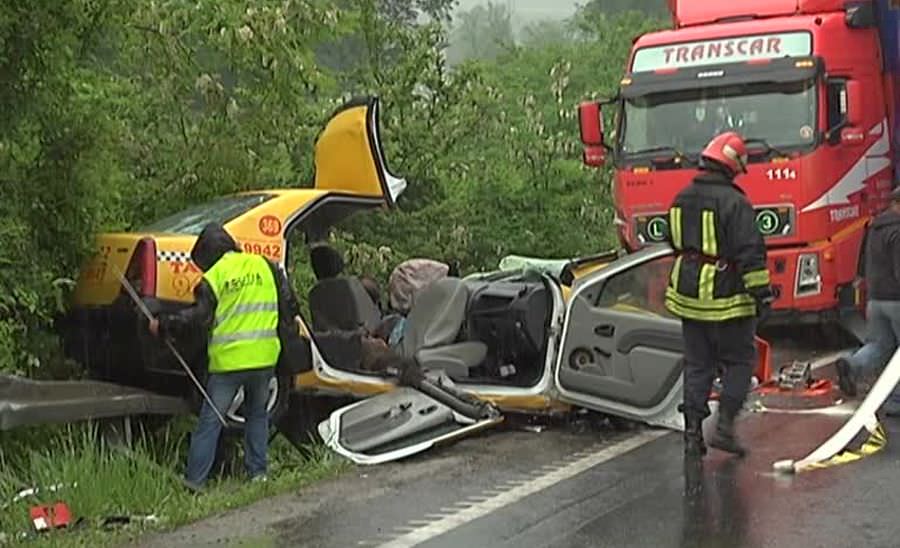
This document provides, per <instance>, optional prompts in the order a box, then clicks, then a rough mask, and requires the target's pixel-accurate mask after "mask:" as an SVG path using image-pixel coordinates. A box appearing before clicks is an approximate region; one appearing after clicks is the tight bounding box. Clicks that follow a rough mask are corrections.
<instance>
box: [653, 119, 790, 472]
mask: <svg viewBox="0 0 900 548" xmlns="http://www.w3.org/2000/svg"><path fill="white" fill-rule="evenodd" d="M700 168H701V173H700V174H699V175H697V177H695V178H694V180H693V181H692V183H691V184H690V185H689V186H688V187H687V188H685V189H684V190H682V191H681V192H680V193H679V194H678V196H677V197H676V198H675V201H674V202H673V204H672V206H671V208H670V210H669V224H670V227H671V230H670V232H669V239H670V243H671V244H672V247H673V248H674V249H675V251H676V258H675V262H674V264H673V267H672V271H671V275H670V280H669V285H668V287H667V288H666V308H667V309H668V310H669V311H670V312H671V313H672V314H674V315H676V316H678V317H680V318H681V319H682V333H683V337H684V360H685V366H684V400H683V402H682V405H681V412H682V413H683V414H684V419H685V433H684V440H685V454H686V455H688V456H702V455H705V454H706V445H705V444H704V441H703V432H702V429H701V426H702V423H703V419H705V418H706V417H708V416H709V414H710V411H709V406H708V404H707V401H708V399H709V393H710V390H711V388H712V383H713V380H714V378H715V375H716V371H717V368H718V367H719V366H721V367H722V369H723V371H724V373H723V375H722V377H723V384H724V387H723V391H722V394H721V397H720V402H719V418H718V423H717V425H716V432H715V436H714V437H713V439H712V441H711V442H710V445H711V446H712V447H715V448H717V449H720V450H723V451H727V452H729V453H733V454H736V455H739V456H743V455H744V454H745V453H746V451H745V449H744V448H743V447H742V446H741V444H740V443H739V442H738V440H737V438H736V437H735V432H734V421H735V418H736V417H737V415H738V413H739V411H740V410H741V408H742V407H743V404H744V400H745V399H746V396H747V390H748V388H749V385H750V378H751V376H752V374H753V366H754V364H755V362H756V345H755V341H754V335H755V332H756V325H757V321H758V318H759V317H760V316H764V315H765V314H766V313H767V311H768V309H769V307H770V306H771V303H772V300H773V293H772V289H771V287H770V283H769V272H768V270H767V268H766V247H765V243H764V242H763V238H762V235H761V234H760V232H759V230H758V229H757V227H756V221H755V214H754V212H753V207H752V206H751V205H750V202H749V201H748V200H747V197H746V196H745V195H744V192H743V191H742V190H741V189H740V188H739V187H738V186H737V185H736V184H735V182H734V179H735V177H736V176H737V175H739V174H741V173H746V172H747V147H746V145H745V143H744V140H743V139H742V138H741V136H740V135H738V134H737V133H734V132H727V133H723V134H721V135H718V136H717V137H715V138H714V139H713V140H712V141H710V142H709V144H708V145H707V146H706V148H705V149H704V150H703V152H702V153H701V154H700Z"/></svg>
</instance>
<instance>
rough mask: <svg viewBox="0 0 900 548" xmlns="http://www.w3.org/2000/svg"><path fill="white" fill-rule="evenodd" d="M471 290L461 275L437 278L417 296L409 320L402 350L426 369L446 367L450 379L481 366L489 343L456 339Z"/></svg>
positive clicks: (463, 376) (404, 354) (465, 375)
mask: <svg viewBox="0 0 900 548" xmlns="http://www.w3.org/2000/svg"><path fill="white" fill-rule="evenodd" d="M468 301H469V291H468V289H467V288H466V286H465V285H463V282H462V280H460V279H458V278H443V279H441V280H438V281H436V282H434V283H432V284H431V285H429V286H428V287H426V288H425V289H423V290H422V292H421V293H419V294H418V295H417V296H416V300H415V303H414V304H413V307H412V310H410V313H409V316H407V319H406V332H405V334H404V335H403V340H402V341H401V342H400V353H401V354H402V355H403V356H405V357H409V358H415V359H416V360H417V361H418V362H419V364H420V365H421V366H422V369H424V370H426V371H427V370H443V371H444V372H446V373H447V375H448V376H449V377H450V378H457V379H459V378H466V377H468V376H469V370H470V369H471V368H473V367H477V366H478V365H481V363H482V362H483V361H484V359H485V357H486V356H487V350H488V348H487V345H486V344H484V343H483V342H481V341H466V342H457V338H458V337H459V333H460V331H461V329H462V325H463V322H464V321H465V317H466V308H467V305H468Z"/></svg>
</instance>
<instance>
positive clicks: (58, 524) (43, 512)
mask: <svg viewBox="0 0 900 548" xmlns="http://www.w3.org/2000/svg"><path fill="white" fill-rule="evenodd" d="M28 514H29V516H31V524H32V525H33V526H34V530H35V531H37V532H38V533H42V532H44V531H49V530H50V529H61V528H63V527H68V526H69V525H71V524H72V511H71V510H69V506H68V505H67V504H66V503H64V502H57V503H55V504H53V505H39V506H32V507H31V508H30V509H29V511H28Z"/></svg>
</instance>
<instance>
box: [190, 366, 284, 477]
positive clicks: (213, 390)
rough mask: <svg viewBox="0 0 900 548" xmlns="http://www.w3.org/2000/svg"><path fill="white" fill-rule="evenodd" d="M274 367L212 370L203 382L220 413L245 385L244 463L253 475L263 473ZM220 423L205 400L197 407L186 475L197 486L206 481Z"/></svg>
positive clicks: (248, 471)
mask: <svg viewBox="0 0 900 548" xmlns="http://www.w3.org/2000/svg"><path fill="white" fill-rule="evenodd" d="M274 372H275V370H274V369H273V368H266V369H256V370H252V371H238V372H235V373H212V374H210V375H209V380H208V381H207V383H206V391H207V392H209V397H210V398H211V399H212V400H213V402H215V404H216V408H217V409H218V410H219V412H221V413H222V414H223V415H224V414H225V411H226V410H227V409H228V406H230V405H231V402H232V401H233V400H234V396H235V395H236V394H237V392H238V390H239V389H240V388H241V387H242V386H243V387H244V405H243V412H244V419H245V424H244V467H245V468H246V469H247V474H248V475H249V476H250V477H251V478H252V477H256V476H259V475H262V474H265V473H266V452H267V450H268V445H269V415H268V414H267V413H266V400H267V399H268V396H269V381H270V380H271V379H272V376H273V375H274ZM221 432H222V423H221V422H219V419H218V418H217V417H216V414H215V412H213V410H212V408H210V406H209V403H207V402H206V401H205V400H204V402H203V407H202V408H201V409H200V416H199V418H198V421H197V428H196V430H194V434H193V435H192V436H191V448H190V450H189V452H188V462H187V473H186V474H185V479H187V481H189V482H190V483H192V484H194V485H197V486H200V485H203V484H204V483H205V482H206V478H207V477H208V476H209V472H210V470H211V469H212V465H213V461H215V458H216V449H217V448H218V445H219V435H220V434H221Z"/></svg>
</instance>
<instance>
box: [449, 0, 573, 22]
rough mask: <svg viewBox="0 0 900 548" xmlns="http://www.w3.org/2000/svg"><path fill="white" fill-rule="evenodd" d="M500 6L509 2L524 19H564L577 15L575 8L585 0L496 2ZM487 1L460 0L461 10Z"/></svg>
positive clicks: (514, 11)
mask: <svg viewBox="0 0 900 548" xmlns="http://www.w3.org/2000/svg"><path fill="white" fill-rule="evenodd" d="M494 2H495V3H497V4H500V3H503V2H508V3H509V5H510V6H511V7H512V11H513V13H515V14H516V15H518V16H519V17H522V18H523V19H550V18H553V19H564V18H566V17H568V16H570V15H572V14H573V13H575V6H576V5H577V4H581V3H584V2H583V0H494ZM486 3H487V1H486V0H460V2H459V9H463V10H468V9H472V7H474V6H477V5H478V4H486Z"/></svg>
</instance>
